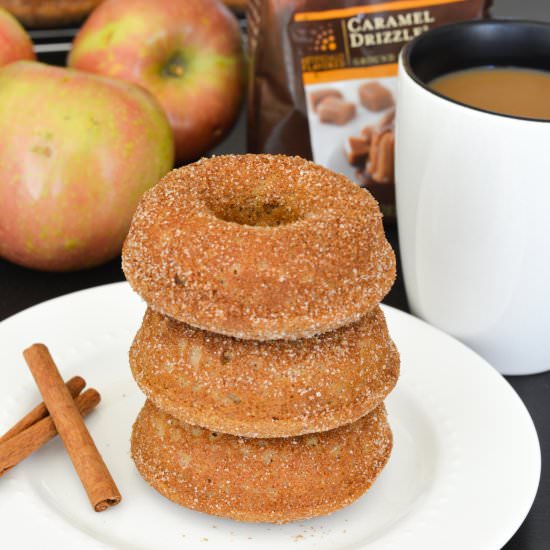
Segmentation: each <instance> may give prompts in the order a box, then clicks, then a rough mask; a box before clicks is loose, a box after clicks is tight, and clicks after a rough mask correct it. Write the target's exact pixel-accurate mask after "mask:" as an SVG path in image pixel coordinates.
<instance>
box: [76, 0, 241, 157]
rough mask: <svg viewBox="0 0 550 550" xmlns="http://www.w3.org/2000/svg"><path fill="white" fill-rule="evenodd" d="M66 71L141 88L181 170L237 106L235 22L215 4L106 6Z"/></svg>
mask: <svg viewBox="0 0 550 550" xmlns="http://www.w3.org/2000/svg"><path fill="white" fill-rule="evenodd" d="M69 65H70V66H71V67H74V68H77V69H82V70H84V71H90V72H94V73H98V74H103V75H107V76H114V77H117V78H122V79H124V80H129V81H130V82H135V83H137V84H140V85H141V86H143V87H144V88H146V89H148V90H149V91H150V92H151V93H152V94H153V95H154V96H155V97H156V98H157V99H158V101H159V103H160V104H161V105H162V106H163V108H164V110H165V112H166V114H167V115H168V119H169V121H170V124H171V126H172V129H173V131H174V139H175V143H176V158H177V161H178V163H180V164H181V163H184V162H188V161H190V160H193V159H196V158H197V157H200V156H201V155H202V154H204V153H205V152H206V151H208V149H210V148H211V147H212V146H214V145H215V144H216V143H218V142H219V141H220V140H221V139H222V138H223V137H224V135H225V134H226V132H227V131H228V129H229V128H230V127H231V126H232V124H233V122H234V121H235V118H236V117H237V116H238V113H239V109H240V106H241V103H242V94H243V88H244V59H243V53H242V43H241V34H240V30H239V24H238V21H237V20H236V18H235V17H234V16H233V14H232V13H231V12H230V11H229V10H228V9H227V8H226V7H225V6H224V5H223V4H222V3H221V2H219V1H218V0H155V1H154V2H152V1H151V0H105V1H104V2H102V3H101V4H100V5H99V6H98V7H97V8H96V10H95V11H94V12H93V13H92V15H91V16H90V17H89V18H88V20H87V21H86V23H85V24H84V26H83V27H82V29H81V30H80V32H79V33H78V35H77V37H76V39H75V42H74V44H73V48H72V51H71V53H70V56H69Z"/></svg>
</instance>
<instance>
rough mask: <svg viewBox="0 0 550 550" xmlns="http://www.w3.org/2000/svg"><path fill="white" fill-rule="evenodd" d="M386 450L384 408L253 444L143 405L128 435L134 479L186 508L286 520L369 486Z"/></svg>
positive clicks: (343, 501)
mask: <svg viewBox="0 0 550 550" xmlns="http://www.w3.org/2000/svg"><path fill="white" fill-rule="evenodd" d="M391 449H392V433H391V430H390V427H389V424H388V421H387V417H386V410H385V408H384V405H381V406H379V407H378V408H377V409H375V410H374V411H372V412H371V413H369V414H368V415H367V416H364V417H363V418H361V419H359V420H357V421H356V422H354V423H352V424H348V425H346V426H342V427H340V428H336V429H334V430H330V431H327V432H322V433H319V434H308V435H303V436H298V437H288V438H274V439H254V438H245V437H238V436H234V435H227V434H221V433H216V432H211V431H209V430H205V429H203V428H198V427H196V426H191V425H189V424H185V423H184V422H181V421H179V420H176V419H175V418H173V417H171V416H169V415H167V414H166V413H164V412H162V411H161V410H159V409H157V408H156V407H155V406H154V405H153V404H152V403H151V402H150V401H147V402H146V403H145V406H144V407H143V409H142V410H141V412H140V413H139V415H138V417H137V419H136V422H135V424H134V427H133V431H132V458H133V459H134V462H135V463H136V466H137V469H138V471H139V472H140V474H141V475H142V477H143V478H144V479H145V481H147V483H149V484H150V485H151V486H152V487H153V488H154V489H156V490H157V491H158V492H159V493H161V494H162V495H164V496H165V497H166V498H168V499H170V500H172V501H174V502H176V503H178V504H181V505H183V506H185V507H187V508H191V509H193V510H198V511H201V512H206V513H208V514H213V515H216V516H221V517H226V518H231V519H235V520H238V521H251V522H270V523H286V522H289V521H296V520H302V519H308V518H312V517H315V516H321V515H325V514H329V513H331V512H334V511H336V510H338V509H340V508H342V507H344V506H347V505H348V504H351V503H352V502H353V501H355V500H356V499H357V498H359V497H360V496H361V495H362V494H363V493H364V492H365V491H367V490H368V489H369V487H370V486H371V485H372V483H373V482H374V480H375V479H376V478H377V477H378V475H379V474H380V472H381V471H382V469H383V468H384V466H385V464H386V462H387V461H388V458H389V456H390V453H391Z"/></svg>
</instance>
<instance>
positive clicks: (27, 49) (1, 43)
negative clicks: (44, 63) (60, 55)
mask: <svg viewBox="0 0 550 550" xmlns="http://www.w3.org/2000/svg"><path fill="white" fill-rule="evenodd" d="M20 59H28V60H34V59H36V56H35V54H34V51H33V49H32V41H31V39H30V37H29V35H28V34H27V33H26V32H25V29H24V28H23V27H22V26H21V25H20V23H19V21H17V19H15V17H13V15H11V13H9V12H8V11H6V10H5V9H3V8H0V66H2V65H7V64H8V63H12V62H13V61H18V60H20Z"/></svg>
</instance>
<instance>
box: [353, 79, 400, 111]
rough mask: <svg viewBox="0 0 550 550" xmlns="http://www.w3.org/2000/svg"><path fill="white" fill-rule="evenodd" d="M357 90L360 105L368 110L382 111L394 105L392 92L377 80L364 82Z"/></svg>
mask: <svg viewBox="0 0 550 550" xmlns="http://www.w3.org/2000/svg"><path fill="white" fill-rule="evenodd" d="M358 92H359V101H361V105H363V107H365V108H366V109H368V110H369V111H374V112H378V111H383V110H384V109H388V108H389V107H393V105H394V101H393V95H392V93H391V92H390V91H389V90H388V89H387V88H386V87H384V86H382V84H380V83H379V82H376V81H374V82H365V83H364V84H361V86H359V90H358Z"/></svg>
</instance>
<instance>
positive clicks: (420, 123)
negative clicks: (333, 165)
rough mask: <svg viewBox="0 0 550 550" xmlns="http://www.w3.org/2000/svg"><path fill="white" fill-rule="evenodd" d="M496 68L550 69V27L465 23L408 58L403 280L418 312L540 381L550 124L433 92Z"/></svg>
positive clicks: (399, 164) (548, 317)
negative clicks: (454, 79) (474, 71)
mask: <svg viewBox="0 0 550 550" xmlns="http://www.w3.org/2000/svg"><path fill="white" fill-rule="evenodd" d="M487 65H497V66H521V67H532V68H539V69H545V70H550V25H546V24H542V23H528V22H515V21H481V22H479V21H478V22H466V23H459V24H455V25H449V26H447V27H440V28H437V29H433V30H431V31H429V32H427V33H426V34H424V35H422V36H420V37H418V38H417V39H415V40H414V41H413V42H411V43H409V44H408V45H407V46H406V47H405V48H404V49H403V50H402V52H401V55H400V59H399V75H398V97H397V119H396V202H397V221H398V231H399V243H400V251H401V258H402V265H403V273H404V280H405V286H406V291H407V296H408V299H409V304H410V307H411V310H412V311H413V313H415V314H416V315H418V316H420V317H422V318H423V319H425V320H426V321H428V322H429V323H431V324H433V325H435V326H437V327H439V328H441V329H443V330H445V331H446V332H449V333H451V334H452V335H454V336H456V337H457V338H459V339H460V340H462V341H463V342H465V343H466V344H467V345H469V346H470V347H472V348H473V349H474V350H476V351H477V352H479V353H480V354H481V355H482V356H484V357H485V358H486V359H487V360H488V361H489V362H490V363H491V364H492V365H493V366H494V367H496V368H497V369H498V370H499V371H500V372H501V373H503V374H532V373H536V372H541V371H544V370H548V369H550V121H542V120H529V119H523V118H518V117H513V116H507V115H500V114H494V113H491V112H488V111H483V110H480V109H476V108H473V107H469V106H467V105H464V104H461V103H458V102H456V101H453V100H450V99H447V98H445V97H443V96H441V95H439V94H438V93H436V92H434V91H432V90H431V89H430V88H429V86H428V83H429V82H430V81H431V80H432V79H433V78H436V77H438V76H441V75H443V74H446V73H448V72H452V71H455V70H460V69H465V68H470V67H474V66H487ZM549 100H550V99H549ZM441 361H442V363H444V362H445V357H441Z"/></svg>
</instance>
